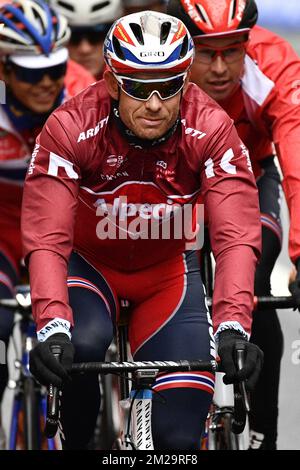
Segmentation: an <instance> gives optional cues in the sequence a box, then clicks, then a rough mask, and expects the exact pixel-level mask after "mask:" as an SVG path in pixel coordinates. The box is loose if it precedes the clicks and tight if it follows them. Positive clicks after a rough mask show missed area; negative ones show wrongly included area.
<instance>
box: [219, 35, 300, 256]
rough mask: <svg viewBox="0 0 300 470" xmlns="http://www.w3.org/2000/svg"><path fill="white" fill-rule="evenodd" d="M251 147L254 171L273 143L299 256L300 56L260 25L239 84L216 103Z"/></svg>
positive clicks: (292, 252)
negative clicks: (232, 92) (230, 93)
mask: <svg viewBox="0 0 300 470" xmlns="http://www.w3.org/2000/svg"><path fill="white" fill-rule="evenodd" d="M220 104H221V105H222V107H223V108H224V109H225V110H226V111H227V113H228V114H229V116H230V117H231V118H232V119H233V120H234V123H235V125H236V127H237V131H238V133H239V136H240V137H241V139H242V140H243V142H244V143H245V145H246V147H247V148H248V149H249V153H250V157H251V161H252V165H253V169H254V173H255V174H256V176H257V175H258V174H259V173H260V167H259V161H260V160H262V159H263V158H265V157H267V156H269V155H271V154H272V143H274V144H275V148H276V152H277V155H278V158H279V162H280V166H281V169H282V172H283V177H284V180H283V188H284V191H285V195H286V199H287V203H288V207H289V210H290V216H291V225H290V242H289V251H290V257H291V259H292V260H293V261H295V260H296V259H297V258H299V257H300V219H299V207H300V157H299V155H300V106H299V104H300V59H299V57H298V56H297V54H296V53H295V52H294V50H293V49H292V47H291V45H290V44H289V43H288V42H287V41H286V40H284V39H282V38H281V37H279V36H278V35H276V34H274V33H272V32H271V31H268V30H266V29H264V28H261V27H259V26H255V27H254V28H253V30H252V31H251V35H250V42H249V46H248V49H247V55H246V58H245V69H244V74H243V76H242V78H241V86H240V87H239V88H238V89H237V90H236V92H235V94H234V95H233V96H230V97H229V98H228V99H227V100H226V101H224V102H222V103H220Z"/></svg>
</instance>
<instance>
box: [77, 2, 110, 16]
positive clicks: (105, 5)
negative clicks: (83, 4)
mask: <svg viewBox="0 0 300 470" xmlns="http://www.w3.org/2000/svg"><path fill="white" fill-rule="evenodd" d="M83 1H84V0H83ZM109 4H110V2H101V3H97V4H96V5H94V6H93V8H92V12H93V13H94V12H95V11H99V10H101V9H102V8H105V7H107V6H108V5H109Z"/></svg>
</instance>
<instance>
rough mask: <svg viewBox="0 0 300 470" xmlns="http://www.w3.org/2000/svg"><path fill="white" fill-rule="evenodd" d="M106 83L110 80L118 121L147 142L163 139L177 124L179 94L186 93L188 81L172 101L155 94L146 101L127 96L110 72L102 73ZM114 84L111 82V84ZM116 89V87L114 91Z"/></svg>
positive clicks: (140, 76) (148, 77) (141, 76)
mask: <svg viewBox="0 0 300 470" xmlns="http://www.w3.org/2000/svg"><path fill="white" fill-rule="evenodd" d="M104 77H105V78H106V82H107V80H108V78H107V77H109V80H111V83H110V86H112V85H113V86H114V93H112V92H111V89H110V86H108V89H109V91H110V94H111V96H112V97H113V98H114V99H119V114H120V118H121V120H122V121H123V123H124V124H125V126H127V127H128V129H130V130H131V131H132V132H133V133H134V134H135V135H136V136H137V137H139V138H141V139H147V140H155V139H159V138H160V137H162V136H163V135H164V134H165V133H166V132H167V131H168V130H169V129H170V128H171V127H172V126H173V124H174V123H175V122H176V119H177V118H178V115H179V108H180V102H181V97H182V93H184V92H185V90H186V87H187V84H188V80H187V79H186V80H185V82H184V87H183V89H182V90H180V91H179V92H178V93H177V94H175V95H174V96H172V97H171V98H168V99H165V100H162V99H161V98H160V97H159V95H158V94H157V93H153V94H152V96H150V98H149V99H148V100H147V101H140V100H137V99H135V98H132V97H130V96H128V95H127V94H126V93H125V92H124V91H123V90H122V88H120V87H119V85H118V83H117V81H116V79H115V77H114V76H113V75H112V74H111V72H109V71H107V72H105V74H104ZM131 78H135V79H137V80H139V79H145V80H151V79H153V80H155V79H160V78H168V75H166V74H158V73H155V74H153V73H152V74H145V73H142V74H136V75H135V76H131ZM113 81H114V83H113ZM116 87H117V88H116Z"/></svg>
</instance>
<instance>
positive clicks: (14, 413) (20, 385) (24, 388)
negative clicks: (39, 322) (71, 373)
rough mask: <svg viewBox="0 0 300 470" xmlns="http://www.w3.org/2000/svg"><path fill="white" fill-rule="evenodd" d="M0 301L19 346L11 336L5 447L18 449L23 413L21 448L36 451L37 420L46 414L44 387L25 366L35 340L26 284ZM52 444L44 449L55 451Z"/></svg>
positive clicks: (39, 440) (38, 442) (38, 444)
mask: <svg viewBox="0 0 300 470" xmlns="http://www.w3.org/2000/svg"><path fill="white" fill-rule="evenodd" d="M28 297H29V300H28ZM17 299H18V300H17ZM22 299H23V304H22ZM0 303H1V305H3V306H5V307H6V308H9V309H11V310H12V313H13V314H14V315H15V316H16V318H17V319H16V321H15V327H14V333H15V332H16V330H15V328H18V329H19V332H20V345H21V348H20V350H19V348H18V347H17V344H16V341H15V339H13V347H14V352H15V355H16V358H15V360H14V368H15V370H16V371H17V375H18V376H17V377H16V378H15V380H10V381H9V384H8V387H7V388H8V389H10V390H13V400H12V408H11V415H10V423H9V431H8V440H7V441H8V445H7V447H8V450H17V448H18V443H17V442H18V435H19V431H20V428H19V426H20V422H21V416H22V413H23V430H24V442H25V448H26V450H37V449H40V448H41V444H42V438H43V436H42V432H41V420H44V419H45V416H46V390H44V389H43V388H41V386H40V385H39V384H38V383H37V382H36V380H35V379H34V377H33V376H32V374H31V373H30V369H29V354H30V351H31V349H32V348H33V347H34V346H35V344H36V342H37V339H36V329H35V325H34V322H33V319H32V317H31V304H30V296H29V288H28V286H18V287H17V295H16V299H2V300H1V301H0ZM18 317H19V318H18ZM12 338H13V336H12ZM56 447H57V446H56V444H55V441H54V440H53V439H50V440H48V441H47V449H48V450H55V449H56Z"/></svg>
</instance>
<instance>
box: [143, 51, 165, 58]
mask: <svg viewBox="0 0 300 470" xmlns="http://www.w3.org/2000/svg"><path fill="white" fill-rule="evenodd" d="M164 55H165V53H164V52H163V51H156V52H153V51H149V52H141V53H140V57H164Z"/></svg>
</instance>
